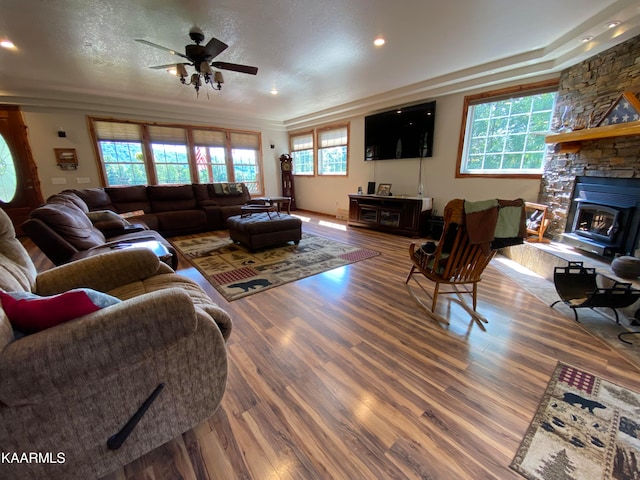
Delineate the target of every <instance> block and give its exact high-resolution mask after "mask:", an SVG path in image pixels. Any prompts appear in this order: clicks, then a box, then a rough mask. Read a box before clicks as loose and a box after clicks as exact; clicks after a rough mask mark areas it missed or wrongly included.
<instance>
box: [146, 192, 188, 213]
mask: <svg viewBox="0 0 640 480" xmlns="http://www.w3.org/2000/svg"><path fill="white" fill-rule="evenodd" d="M147 196H148V197H149V201H150V203H151V211H152V212H154V213H158V212H175V211H178V210H192V209H194V208H196V197H195V195H194V193H193V187H192V186H191V185H150V186H149V187H147Z"/></svg>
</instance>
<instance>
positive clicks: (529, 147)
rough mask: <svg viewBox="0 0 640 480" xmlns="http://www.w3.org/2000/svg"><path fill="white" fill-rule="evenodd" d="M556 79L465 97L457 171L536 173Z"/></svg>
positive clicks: (469, 173)
mask: <svg viewBox="0 0 640 480" xmlns="http://www.w3.org/2000/svg"><path fill="white" fill-rule="evenodd" d="M556 88H557V82H555V81H554V82H552V83H549V82H547V83H545V84H537V85H532V86H527V87H518V88H516V89H512V90H502V91H499V92H490V93H484V94H480V95H477V96H469V97H465V109H464V112H463V124H462V128H463V134H464V143H463V145H462V149H461V154H460V156H459V158H458V172H457V176H458V177H464V176H489V177H497V176H498V177H499V176H527V175H528V176H540V175H541V174H542V170H543V167H544V160H545V156H546V144H545V142H544V137H545V136H546V135H547V134H548V133H549V131H550V127H551V120H552V117H553V110H554V106H555V100H556V95H557V92H556V91H555V89H556Z"/></svg>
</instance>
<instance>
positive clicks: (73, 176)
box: [22, 107, 288, 199]
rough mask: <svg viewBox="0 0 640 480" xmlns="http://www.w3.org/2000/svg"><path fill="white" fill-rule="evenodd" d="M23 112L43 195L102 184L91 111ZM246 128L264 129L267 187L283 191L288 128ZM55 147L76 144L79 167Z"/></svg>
mask: <svg viewBox="0 0 640 480" xmlns="http://www.w3.org/2000/svg"><path fill="white" fill-rule="evenodd" d="M22 113H23V116H24V120H25V123H26V125H27V129H28V135H29V142H30V144H31V149H32V151H33V156H34V159H35V161H36V165H37V166H38V177H39V179H40V183H41V189H42V195H43V197H44V198H45V199H46V198H47V197H48V196H50V195H53V194H54V193H58V192H60V191H62V190H64V189H67V188H91V187H100V186H102V185H101V184H100V176H99V173H98V171H99V170H98V164H97V161H96V158H95V155H94V151H93V147H92V145H91V137H90V135H89V130H88V125H87V114H89V113H90V112H81V111H76V110H64V109H59V108H54V107H46V108H44V107H43V108H41V107H23V108H22ZM96 115H97V116H101V117H113V118H120V119H134V118H135V119H138V120H140V119H143V118H136V117H135V116H133V115H131V114H128V113H118V112H113V113H112V114H111V115H105V113H104V112H100V113H99V114H96ZM145 120H149V121H155V122H172V121H176V122H178V121H179V122H180V123H186V122H185V119H184V118H180V119H171V118H168V117H166V116H162V117H161V118H159V117H155V118H150V117H147V118H146V119H145ZM202 123H203V122H202V121H199V122H194V124H202ZM209 125H215V126H221V127H227V126H228V125H224V124H223V123H221V122H220V120H213V121H212V122H211V123H209ZM60 128H62V129H63V130H64V131H66V133H67V137H66V138H59V137H58V133H57V132H58V130H59V129H60ZM234 128H235V127H234ZM242 128H243V129H246V130H253V131H260V132H262V152H263V159H264V182H265V190H266V192H267V194H268V195H277V194H279V192H280V182H279V177H278V175H279V171H280V162H279V160H278V158H279V157H280V155H281V154H282V153H283V152H285V151H287V142H288V136H287V134H286V133H285V132H284V129H282V130H278V129H274V128H272V127H265V126H261V125H260V124H254V125H251V126H244V127H242ZM271 143H273V144H274V145H275V148H274V149H271V148H270V144H271ZM54 148H75V149H76V152H77V154H78V169H77V170H61V169H60V168H59V167H58V166H57V165H56V162H55V157H54V152H53V149H54Z"/></svg>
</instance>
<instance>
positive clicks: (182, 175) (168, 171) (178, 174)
mask: <svg viewBox="0 0 640 480" xmlns="http://www.w3.org/2000/svg"><path fill="white" fill-rule="evenodd" d="M149 138H150V139H151V153H152V154H153V164H154V167H155V169H156V178H157V184H158V185H172V184H173V185H175V184H179V183H191V171H190V169H189V159H188V157H187V139H186V136H185V131H184V129H182V128H174V127H159V126H156V125H151V126H149Z"/></svg>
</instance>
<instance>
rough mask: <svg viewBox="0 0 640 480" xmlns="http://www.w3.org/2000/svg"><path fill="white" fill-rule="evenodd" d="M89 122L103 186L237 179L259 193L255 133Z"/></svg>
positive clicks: (259, 157)
mask: <svg viewBox="0 0 640 480" xmlns="http://www.w3.org/2000/svg"><path fill="white" fill-rule="evenodd" d="M89 121H90V125H91V132H92V134H93V136H94V139H95V143H96V151H97V153H98V156H99V160H100V162H101V167H102V173H103V176H104V184H105V185H106V186H119V185H170V184H185V183H191V182H200V183H213V182H243V183H245V184H246V185H247V188H248V189H249V191H250V192H251V193H253V194H258V195H260V194H262V193H263V182H262V172H261V170H262V149H261V144H262V139H261V135H260V133H258V132H239V131H232V130H226V129H219V128H211V129H206V128H203V127H191V126H170V127H169V126H162V125H158V124H145V123H138V122H133V121H131V122H130V121H120V122H118V121H111V120H101V119H93V118H90V119H89Z"/></svg>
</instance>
